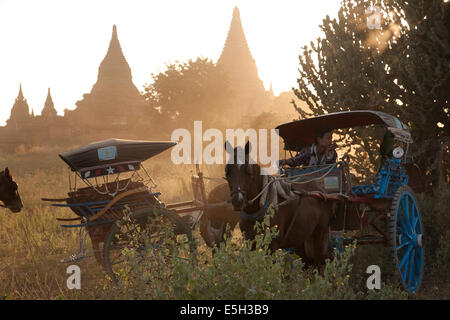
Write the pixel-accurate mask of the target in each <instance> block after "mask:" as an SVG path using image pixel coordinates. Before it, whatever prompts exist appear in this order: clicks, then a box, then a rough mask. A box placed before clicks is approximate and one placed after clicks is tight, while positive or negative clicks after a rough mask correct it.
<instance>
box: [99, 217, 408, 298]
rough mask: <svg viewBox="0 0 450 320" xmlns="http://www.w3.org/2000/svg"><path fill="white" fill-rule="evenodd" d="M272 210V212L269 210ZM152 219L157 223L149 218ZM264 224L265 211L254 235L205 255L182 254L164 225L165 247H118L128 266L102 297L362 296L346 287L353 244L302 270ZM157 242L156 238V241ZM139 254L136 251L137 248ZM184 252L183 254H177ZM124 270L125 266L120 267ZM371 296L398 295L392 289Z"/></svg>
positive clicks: (273, 230)
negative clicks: (319, 265)
mask: <svg viewBox="0 0 450 320" xmlns="http://www.w3.org/2000/svg"><path fill="white" fill-rule="evenodd" d="M272 215H273V212H272ZM155 223H156V224H157V223H158V222H155ZM269 225H270V216H269V215H268V216H266V217H265V219H264V221H262V222H261V223H256V226H255V228H256V230H257V236H256V237H255V239H254V240H243V239H240V241H235V240H234V239H233V238H227V239H226V242H225V243H222V244H221V245H220V247H218V248H217V247H216V248H215V251H214V254H213V255H212V256H211V255H209V254H208V252H199V254H197V255H196V259H195V263H194V260H193V259H189V258H186V257H188V256H189V255H188V254H187V253H186V250H187V247H186V243H185V238H183V237H181V239H177V240H176V241H173V240H170V239H173V231H172V230H171V228H170V227H169V226H168V225H167V224H166V227H165V228H163V229H165V232H164V234H165V237H164V239H165V240H164V243H165V246H164V247H163V248H162V247H158V249H154V250H146V252H145V253H144V257H143V259H136V257H137V251H136V250H134V249H133V248H131V249H127V250H124V251H123V254H124V255H125V257H126V259H127V261H128V267H126V268H124V269H123V270H124V272H123V274H122V278H121V282H120V285H119V286H118V287H111V288H110V290H107V292H106V296H107V297H110V298H120V299H124V298H125V299H135V298H139V299H358V298H363V297H364V294H363V293H362V292H357V291H356V290H354V289H353V288H352V287H351V286H350V274H351V271H352V265H351V264H350V263H349V261H350V259H351V257H352V256H353V254H354V251H355V244H353V245H351V246H347V247H346V248H345V250H344V251H343V252H342V253H341V254H339V255H337V256H336V257H335V259H333V260H332V261H329V260H327V262H326V265H325V266H324V268H323V270H322V272H319V271H317V270H314V269H306V268H305V266H304V264H303V263H302V261H301V259H300V258H299V257H298V256H296V255H294V254H289V253H287V252H286V251H283V250H281V249H279V250H276V251H275V252H271V251H270V250H269V244H270V242H271V241H272V239H273V238H274V237H276V235H277V234H278V231H277V227H276V226H274V227H272V228H270V227H269ZM136 236H137V237H138V238H139V239H140V240H139V242H141V243H142V242H145V243H147V244H148V243H150V242H149V239H150V236H149V234H148V233H147V234H146V233H145V232H140V233H138V234H136ZM161 243H162V242H161ZM140 254H142V253H140ZM180 257H184V258H180ZM125 270H127V271H125ZM389 290H390V291H389V292H387V293H386V294H384V295H383V294H381V293H379V294H378V295H372V296H371V298H386V297H392V298H399V297H401V295H400V294H399V291H398V290H396V289H392V288H390V287H389Z"/></svg>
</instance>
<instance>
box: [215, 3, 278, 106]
mask: <svg viewBox="0 0 450 320" xmlns="http://www.w3.org/2000/svg"><path fill="white" fill-rule="evenodd" d="M217 66H220V67H222V68H223V70H224V71H225V72H226V73H227V74H228V78H229V80H230V82H231V87H232V89H233V92H234V95H235V97H236V104H237V106H238V107H239V110H243V111H246V112H245V113H255V112H258V110H260V109H261V108H263V107H264V106H265V105H267V104H268V103H269V102H270V99H269V94H268V92H266V90H265V88H264V84H263V82H262V81H261V79H260V78H259V76H258V68H257V67H256V62H255V59H253V56H252V54H251V52H250V49H249V47H248V44H247V39H246V38H245V34H244V29H243V28H242V22H241V17H240V12H239V8H238V7H235V8H234V10H233V17H232V19H231V24H230V29H229V31H228V35H227V39H226V41H225V45H224V47H223V50H222V54H221V55H220V58H219V60H218V61H217Z"/></svg>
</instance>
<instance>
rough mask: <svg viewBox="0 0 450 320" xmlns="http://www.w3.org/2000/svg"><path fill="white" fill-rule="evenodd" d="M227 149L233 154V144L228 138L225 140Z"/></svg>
mask: <svg viewBox="0 0 450 320" xmlns="http://www.w3.org/2000/svg"><path fill="white" fill-rule="evenodd" d="M224 147H225V150H226V151H227V153H230V154H231V151H233V146H232V145H231V143H230V142H228V140H226V141H225V145H224Z"/></svg>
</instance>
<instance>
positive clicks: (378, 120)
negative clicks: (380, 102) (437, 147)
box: [277, 110, 424, 292]
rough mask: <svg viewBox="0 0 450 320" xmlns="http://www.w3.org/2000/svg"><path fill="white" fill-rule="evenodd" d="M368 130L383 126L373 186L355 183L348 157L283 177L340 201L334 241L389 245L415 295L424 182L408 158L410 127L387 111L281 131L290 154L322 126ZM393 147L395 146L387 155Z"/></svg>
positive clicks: (336, 116) (287, 171)
mask: <svg viewBox="0 0 450 320" xmlns="http://www.w3.org/2000/svg"><path fill="white" fill-rule="evenodd" d="M366 126H382V127H384V128H385V138H384V140H383V143H382V144H381V146H380V154H381V155H382V157H381V158H382V161H381V165H380V169H379V170H378V173H377V174H376V177H375V181H374V182H373V183H370V184H363V185H355V186H354V185H352V177H351V170H350V169H349V163H348V162H349V155H348V154H347V155H344V156H343V157H342V159H341V160H340V161H338V162H336V163H333V164H328V165H317V166H310V167H293V168H289V167H283V168H282V169H281V174H282V175H284V176H286V177H289V178H290V179H289V181H291V182H292V183H293V184H294V186H295V185H296V184H297V185H299V184H302V183H306V182H309V181H317V182H318V183H320V184H321V185H322V187H323V188H324V189H325V190H326V192H327V196H329V198H330V199H334V200H335V201H336V202H337V205H336V208H337V209H336V215H335V217H334V219H333V220H332V223H331V232H330V234H331V235H332V236H331V237H332V238H331V239H330V240H331V242H332V243H334V244H335V246H336V247H338V249H341V248H342V246H343V245H344V244H348V243H351V242H352V241H354V240H355V239H356V240H357V242H358V244H373V243H381V244H384V245H386V246H390V247H391V249H392V254H393V258H394V261H395V264H396V268H397V270H398V272H399V275H400V278H401V282H402V284H403V286H404V288H405V289H406V290H407V291H408V292H415V291H417V290H418V288H419V286H420V282H421V279H422V274H423V266H424V254H423V226H422V222H421V218H420V213H419V207H418V204H417V200H416V196H415V193H421V192H423V191H424V184H423V182H422V179H421V176H420V171H419V170H418V167H417V166H416V165H415V164H414V163H413V162H412V161H411V158H410V157H409V154H408V146H409V144H410V143H412V142H413V141H412V138H411V134H410V131H409V128H408V126H406V125H405V124H403V123H401V122H400V121H399V120H398V119H397V118H396V117H394V116H391V115H389V114H386V113H384V112H376V111H364V110H361V111H349V112H338V113H331V114H326V115H322V116H318V117H313V118H308V119H304V120H298V121H293V122H290V123H286V124H282V125H280V126H278V127H277V129H278V130H279V134H280V136H281V137H282V138H283V140H284V144H285V152H290V153H291V155H292V152H293V151H294V152H295V151H299V150H300V149H301V148H303V147H305V146H308V145H311V144H313V143H314V137H315V133H316V132H317V130H318V128H321V127H326V128H329V129H331V130H341V129H348V128H355V127H366ZM335 132H336V131H335ZM389 144H392V146H390V148H388V149H389V151H387V152H386V147H387V145H389ZM394 147H395V148H394ZM383 148H384V149H385V150H383ZM383 222H384V226H383Z"/></svg>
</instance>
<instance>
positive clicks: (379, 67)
mask: <svg viewBox="0 0 450 320" xmlns="http://www.w3.org/2000/svg"><path fill="white" fill-rule="evenodd" d="M371 4H373V2H372V1H367V0H343V1H342V4H341V8H340V10H339V13H338V18H337V19H330V17H329V16H326V18H325V19H324V20H323V23H322V25H321V26H320V27H321V29H322V31H323V33H324V35H323V37H322V38H318V39H317V40H316V41H315V42H311V43H310V45H309V46H304V47H303V50H302V54H301V55H300V57H299V59H300V68H299V72H300V77H299V79H298V80H297V82H298V88H296V89H294V93H295V94H296V96H297V97H298V98H299V99H300V100H302V101H305V102H306V103H307V104H308V107H309V108H310V109H311V111H312V113H308V112H305V111H304V110H302V109H300V108H297V111H298V112H299V114H300V115H301V116H302V117H307V116H311V115H319V114H324V113H329V112H338V111H346V110H361V109H369V110H378V111H385V112H387V113H390V114H392V115H396V116H398V117H399V118H400V119H401V120H402V121H403V122H404V123H408V124H409V125H410V127H411V128H412V134H413V138H414V139H415V141H416V143H415V144H414V145H413V146H412V149H411V152H412V156H413V159H414V161H415V162H417V163H418V164H419V166H420V167H421V168H422V169H423V170H424V172H426V174H427V182H428V185H429V186H430V187H431V186H432V185H433V184H436V183H439V181H441V180H440V179H441V178H442V177H446V179H447V181H448V178H449V171H448V170H449V162H448V157H449V149H448V148H449V146H448V137H449V126H450V125H449V121H448V120H449V111H448V110H449V109H448V105H449V100H448V92H450V87H449V86H450V81H449V80H450V79H449V78H450V64H449V59H450V54H449V48H450V44H449V41H450V37H449V34H448V33H449V30H450V28H449V23H450V22H449V21H450V17H449V12H450V9H449V8H450V5H449V4H448V3H444V2H443V1H441V0H432V1H389V0H386V1H381V2H377V3H376V4H377V6H379V8H380V9H381V14H382V15H383V19H382V20H381V30H378V29H369V28H368V27H367V25H366V21H367V20H366V19H367V17H368V15H367V14H365V10H366V9H367V8H368V7H369V6H370V5H371ZM294 104H295V103H294ZM368 130H370V129H369V128H360V129H353V130H348V131H346V132H340V133H341V134H343V133H347V134H348V136H347V137H348V139H346V140H345V141H344V138H343V137H341V141H342V142H344V143H345V144H346V145H347V144H349V143H351V144H353V145H355V146H356V153H357V154H356V155H350V156H351V159H352V162H353V163H352V167H353V168H354V169H355V170H356V171H357V172H358V173H360V174H361V175H366V176H367V175H368V174H369V173H372V174H373V173H374V171H375V170H376V168H377V161H376V159H377V155H378V144H379V142H380V138H381V134H380V133H379V132H378V133H377V132H375V133H373V132H369V131H368ZM347 151H349V149H347ZM362 152H364V153H366V155H365V156H364V155H363V154H362ZM431 155H432V156H431ZM367 159H369V160H370V161H369V162H367V161H366V160H367Z"/></svg>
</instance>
